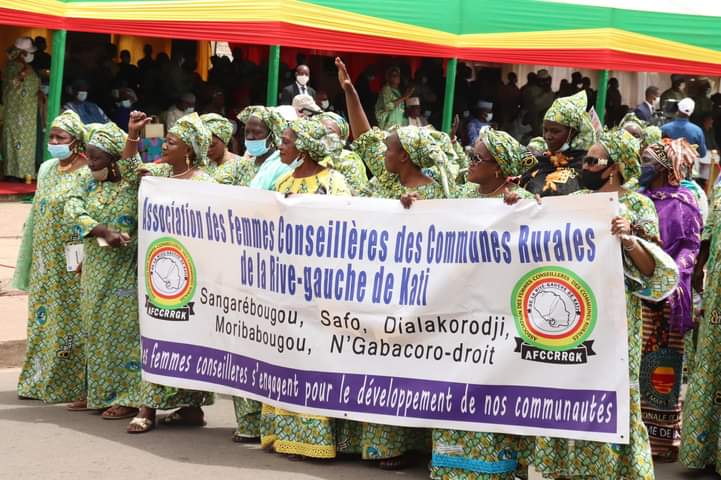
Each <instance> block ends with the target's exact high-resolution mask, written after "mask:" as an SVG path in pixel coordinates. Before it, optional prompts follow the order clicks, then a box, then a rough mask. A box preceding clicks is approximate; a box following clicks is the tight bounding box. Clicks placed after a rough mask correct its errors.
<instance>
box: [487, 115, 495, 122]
mask: <svg viewBox="0 0 721 480" xmlns="http://www.w3.org/2000/svg"><path fill="white" fill-rule="evenodd" d="M491 120H493V114H492V113H487V114H486V122H490V121H491Z"/></svg>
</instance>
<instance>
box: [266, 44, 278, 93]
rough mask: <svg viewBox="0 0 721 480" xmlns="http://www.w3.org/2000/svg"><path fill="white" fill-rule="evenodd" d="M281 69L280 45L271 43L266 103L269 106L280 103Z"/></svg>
mask: <svg viewBox="0 0 721 480" xmlns="http://www.w3.org/2000/svg"><path fill="white" fill-rule="evenodd" d="M279 70H280V46H279V45H271V46H270V49H269V50H268V90H267V92H266V100H265V104H266V105H267V106H269V107H275V106H276V105H278V72H279Z"/></svg>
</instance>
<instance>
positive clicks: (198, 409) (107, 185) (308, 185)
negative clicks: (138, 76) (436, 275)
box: [15, 59, 721, 479]
mask: <svg viewBox="0 0 721 480" xmlns="http://www.w3.org/2000/svg"><path fill="white" fill-rule="evenodd" d="M336 66H337V68H338V79H339V82H340V85H341V87H342V89H343V91H344V93H345V98H346V103H347V111H348V120H347V121H346V119H344V118H342V117H340V116H338V115H336V114H333V113H323V114H320V115H317V116H315V117H313V118H311V119H287V118H285V117H283V115H281V113H280V112H279V111H278V110H276V109H274V108H269V107H263V106H251V107H248V108H246V109H245V110H244V111H243V112H242V113H241V114H240V115H239V117H238V118H239V121H240V122H241V123H242V124H243V126H244V129H245V145H246V154H245V155H244V156H243V157H239V156H236V155H233V154H231V153H229V152H228V150H227V147H226V145H227V144H228V142H229V140H230V137H231V135H232V131H233V128H232V125H231V123H230V122H229V121H228V120H226V119H224V118H223V117H221V116H218V115H213V114H210V115H204V116H198V115H197V114H190V115H187V116H185V117H183V118H181V119H180V120H179V121H178V123H177V124H176V125H175V126H174V127H173V128H172V129H171V130H170V131H169V132H168V135H167V138H166V142H165V145H164V147H163V158H162V160H161V162H160V163H155V164H143V163H140V162H139V159H138V155H137V145H138V142H139V140H140V134H141V131H142V128H143V127H144V125H145V124H146V123H147V122H148V121H149V118H148V117H147V116H146V115H145V114H144V113H142V112H133V113H132V114H131V116H130V122H129V125H128V127H129V128H128V134H127V135H126V134H124V133H123V132H122V131H121V130H120V129H119V128H118V127H117V126H116V125H114V124H112V123H110V124H105V125H83V124H82V122H80V119H79V118H78V117H77V115H75V114H74V113H72V112H65V113H63V114H61V115H60V116H59V117H58V118H57V119H55V121H54V123H53V126H52V130H51V132H50V144H49V145H48V148H49V150H50V151H51V153H52V154H53V156H54V157H55V158H54V159H53V160H50V161H48V162H46V163H44V164H43V168H42V169H41V171H40V173H39V175H38V189H37V193H36V196H35V200H34V203H33V208H32V211H31V213H30V216H29V218H28V221H27V223H26V227H25V231H24V238H23V247H22V248H21V252H20V255H19V260H18V268H17V274H16V277H15V286H17V287H18V288H22V289H26V290H27V291H28V292H29V295H30V298H29V321H28V351H27V357H26V361H25V364H24V366H23V369H22V373H21V376H20V382H19V386H18V395H19V396H20V397H21V398H28V399H39V400H43V401H45V402H49V403H50V402H52V403H58V402H70V405H69V407H68V409H69V410H71V411H87V410H91V411H99V412H101V417H102V418H103V419H107V420H116V419H123V418H130V419H131V420H130V424H129V425H128V432H129V433H134V434H138V433H145V432H148V431H150V430H152V429H154V428H155V427H156V425H157V424H158V423H161V424H162V425H167V426H171V425H185V426H202V425H204V423H205V422H204V414H203V410H202V407H203V406H206V405H210V404H212V403H213V400H214V398H213V395H212V394H211V393H208V392H200V391H190V390H183V389H177V388H170V387H165V386H160V385H154V384H151V383H148V382H144V381H143V380H142V379H141V376H140V343H139V342H140V340H139V331H138V314H137V308H138V306H137V296H136V286H137V281H138V279H137V268H136V254H137V235H136V232H137V190H138V186H139V183H140V182H139V179H140V177H142V176H143V175H153V176H163V177H170V178H176V179H185V180H195V181H203V182H217V183H223V184H229V185H237V186H244V187H250V188H261V189H266V190H274V191H277V192H280V193H284V194H316V195H317V194H321V195H342V196H350V195H353V196H363V197H375V198H386V199H395V200H400V201H401V202H402V203H403V205H404V206H405V207H406V208H412V205H413V204H414V202H416V201H422V200H424V199H442V198H503V199H504V200H505V201H506V203H514V202H517V201H519V200H523V199H535V200H534V201H542V200H541V198H540V197H542V196H547V195H584V194H588V193H593V192H616V193H618V196H619V200H620V204H621V210H620V214H619V216H617V217H616V218H614V219H613V220H612V224H611V225H610V226H609V228H610V229H611V231H612V233H613V234H615V235H618V237H619V239H620V242H621V244H622V247H623V267H624V272H625V285H626V306H627V319H628V332H627V335H628V346H629V375H630V380H631V381H630V389H631V391H630V399H631V405H630V410H631V415H630V419H629V422H630V426H631V435H630V441H629V443H628V444H627V445H616V444H608V443H599V442H582V441H567V440H561V439H555V438H545V437H522V436H514V435H507V434H494V433H480V432H470V431H458V430H449V429H433V430H432V431H429V430H427V429H413V428H404V427H396V426H390V425H383V424H373V423H366V422H354V421H349V420H342V419H334V418H327V417H322V416H317V415H306V414H302V413H298V412H292V411H288V410H284V409H281V408H276V407H272V406H270V405H264V404H261V403H259V402H257V401H254V400H250V399H245V398H235V399H234V406H235V413H236V419H237V424H238V425H237V429H236V431H235V433H234V435H233V440H234V441H237V442H260V444H261V445H262V446H263V447H265V448H269V449H273V450H274V451H275V452H277V453H279V454H283V455H288V456H289V457H291V458H294V459H303V458H320V459H331V458H334V457H336V456H337V455H339V454H355V455H359V456H360V457H361V458H362V459H364V460H368V461H374V462H376V463H377V464H378V465H379V467H381V468H384V469H399V468H403V467H404V466H405V465H406V463H407V461H408V459H409V458H410V456H409V453H411V452H414V451H417V452H429V453H432V460H431V464H430V467H431V477H432V478H444V479H445V478H448V479H451V478H453V479H456V478H470V479H480V478H486V479H512V478H514V477H516V476H521V477H523V476H525V475H526V473H527V471H528V467H529V466H532V467H534V468H535V469H536V470H537V471H539V472H540V473H541V474H543V475H544V476H545V477H547V478H568V477H588V478H627V479H650V478H653V476H654V473H653V460H652V455H655V456H657V457H658V458H663V459H667V460H674V459H675V458H676V457H677V456H678V455H679V444H678V441H677V439H678V438H681V437H682V438H683V443H682V444H681V447H680V455H681V459H682V461H684V462H685V463H686V464H687V465H689V466H690V467H693V468H701V467H704V466H706V465H708V464H715V463H716V462H717V455H718V456H719V459H721V450H720V449H719V447H718V446H717V445H718V440H719V434H720V433H721V432H719V427H718V423H719V422H718V421H717V420H718V406H717V403H718V402H717V401H716V400H715V399H716V398H717V397H718V396H719V395H718V390H717V389H718V388H719V387H720V386H721V371H719V370H718V369H719V368H721V367H718V366H717V365H718V364H719V362H713V361H711V362H707V361H704V359H706V358H710V356H711V355H714V353H715V349H717V348H719V347H718V345H719V342H718V341H717V340H718V336H720V335H721V334H719V333H717V329H718V328H719V327H718V325H719V323H720V322H719V321H718V313H717V312H718V311H717V310H716V309H717V308H718V307H717V304H718V300H717V292H718V283H719V282H720V281H721V271H719V270H718V268H719V267H717V266H716V263H715V253H716V248H715V243H714V242H715V240H716V236H717V232H716V231H715V230H716V229H717V227H718V226H719V225H721V222H719V221H718V219H717V218H716V217H717V216H718V215H719V214H720V213H719V211H720V209H721V205H718V208H713V209H712V211H711V213H710V215H709V218H708V221H707V222H706V227H705V229H704V227H703V223H704V222H703V218H702V215H701V211H700V209H699V207H698V202H699V199H700V196H701V194H702V192H700V190H698V189H694V188H693V187H692V186H690V185H687V184H686V183H684V182H685V180H686V177H687V175H688V171H689V169H690V167H691V165H692V163H693V161H694V160H695V157H696V153H695V150H694V148H693V147H692V146H691V145H689V144H688V143H687V142H686V141H685V140H683V139H679V140H673V141H670V140H661V139H660V136H658V138H657V135H656V133H655V132H654V131H652V130H649V129H648V127H646V126H644V125H641V124H639V123H634V122H631V121H629V122H627V123H629V128H625V124H624V128H621V129H615V130H612V131H607V132H602V133H601V132H596V131H594V129H593V126H592V124H591V121H590V118H589V117H588V114H587V113H586V97H585V93H584V92H580V93H579V94H577V95H574V96H572V97H566V98H559V99H557V100H556V102H555V103H554V104H553V106H552V107H551V108H550V109H549V110H548V112H547V113H546V116H545V121H544V136H543V138H538V139H534V140H533V141H532V143H531V145H529V146H528V147H526V146H522V145H520V144H519V143H518V142H517V141H516V140H515V139H514V138H513V137H511V136H510V135H508V134H507V133H505V132H501V131H496V130H493V129H490V128H489V129H486V130H483V131H482V132H481V135H480V138H479V140H478V141H477V142H476V144H475V145H473V146H472V149H470V150H469V151H464V150H463V149H462V148H461V146H460V145H459V144H458V142H457V141H456V139H455V138H454V137H453V136H449V135H447V134H445V133H442V132H437V131H434V130H432V129H429V128H420V127H398V128H394V129H391V130H390V131H384V130H381V129H379V128H372V127H371V125H370V124H369V122H368V119H367V118H366V115H365V113H364V111H363V108H362V106H361V101H360V99H359V97H358V94H357V92H356V90H355V87H354V85H353V83H352V81H351V79H350V76H349V75H348V72H347V71H346V68H345V65H344V64H343V62H342V61H341V60H340V59H337V60H336ZM631 120H632V119H631ZM630 123H634V125H630ZM633 126H636V127H638V128H636V129H634V128H632V127H633ZM651 128H652V127H651ZM351 135H352V138H353V139H354V140H353V141H352V143H350V148H349V149H347V148H345V146H346V145H347V144H348V140H349V138H350V137H351ZM369 174H370V175H369ZM579 200H580V201H582V199H579ZM714 200H715V201H714V203H719V202H721V200H719V199H714ZM479 205H481V204H479ZM714 207H717V205H714ZM468 214H469V215H473V212H472V211H469V212H468ZM702 229H703V235H702ZM79 244H82V245H83V250H84V260H83V261H82V263H81V265H80V266H79V267H78V268H77V269H75V268H73V269H71V268H70V267H69V263H71V262H70V261H69V260H68V258H67V257H68V252H73V251H75V250H74V248H75V246H76V245H79ZM697 257H698V261H697ZM707 261H708V262H710V263H708V265H709V269H708V274H709V278H708V281H707V282H706V284H707V290H706V292H707V293H706V297H705V298H704V301H705V305H706V312H705V316H704V317H703V319H696V318H694V313H693V308H692V283H693V284H694V286H695V287H696V288H697V290H700V289H701V287H700V285H702V284H703V281H702V279H701V272H702V271H703V267H704V265H705V264H706V262H707ZM69 270H74V271H69ZM695 322H700V323H701V327H700V329H699V330H698V351H697V352H696V353H695V360H696V361H695V362H693V368H692V369H690V386H689V393H688V400H687V402H686V411H685V412H683V413H684V414H685V415H684V421H685V422H684V424H683V435H681V428H682V426H681V418H682V415H681V401H680V384H681V378H682V367H683V362H684V336H685V337H686V339H687V340H686V344H687V345H688V344H689V343H692V342H689V341H688V338H690V337H691V336H692V333H693V332H694V331H695V329H694V325H695ZM689 365H690V364H689ZM157 410H172V413H170V414H169V415H166V416H164V417H163V418H162V420H161V421H157V420H156V411H157ZM644 422H646V423H648V424H653V425H655V426H657V427H659V426H660V427H663V428H665V429H666V430H667V431H671V432H672V434H671V436H670V437H668V438H667V439H665V440H664V439H661V438H658V439H654V438H652V439H651V440H649V434H648V430H647V428H646V425H645V423H644ZM657 430H658V428H655V429H653V431H654V432H655V431H657ZM654 440H655V441H654ZM652 448H653V450H652ZM719 466H720V467H721V462H719ZM720 470H721V468H720Z"/></svg>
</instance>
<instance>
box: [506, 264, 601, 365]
mask: <svg viewBox="0 0 721 480" xmlns="http://www.w3.org/2000/svg"><path fill="white" fill-rule="evenodd" d="M511 311H512V312H513V318H514V320H515V322H516V329H517V330H518V334H519V335H520V336H521V337H522V338H523V340H524V341H525V342H526V343H528V344H529V345H533V346H536V347H538V348H542V349H545V350H555V351H563V350H569V349H571V348H574V347H577V346H578V345H580V344H581V343H582V342H583V341H584V340H586V339H587V338H588V336H589V335H590V334H591V332H592V331H593V328H594V326H595V325H596V315H597V307H596V298H595V297H594V295H593V292H592V291H591V289H590V287H589V286H588V284H586V282H584V281H583V280H581V278H579V277H578V276H577V275H576V274H574V273H573V272H571V271H570V270H567V269H565V268H560V267H542V268H537V269H535V270H532V271H531V272H529V273H527V274H526V275H525V276H524V277H523V278H521V280H520V281H519V282H518V283H517V284H516V287H515V288H514V289H513V295H512V297H511Z"/></svg>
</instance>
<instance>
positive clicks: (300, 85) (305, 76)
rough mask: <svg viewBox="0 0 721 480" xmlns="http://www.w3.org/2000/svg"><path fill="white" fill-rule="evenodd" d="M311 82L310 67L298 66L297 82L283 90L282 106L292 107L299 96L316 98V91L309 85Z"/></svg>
mask: <svg viewBox="0 0 721 480" xmlns="http://www.w3.org/2000/svg"><path fill="white" fill-rule="evenodd" d="M308 82H310V67H308V65H298V66H297V67H295V82H293V83H292V84H290V85H288V86H287V87H285V88H284V89H283V91H282V92H281V94H280V104H281V105H291V104H292V103H293V99H294V98H295V97H296V96H298V95H310V96H311V97H312V98H315V89H314V88H313V87H311V86H310V85H308Z"/></svg>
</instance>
